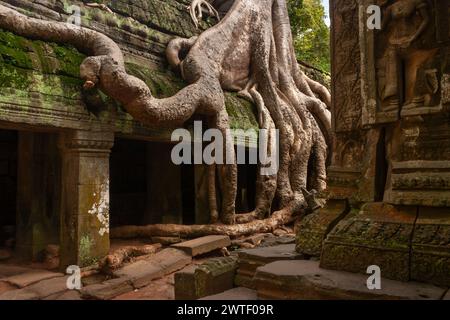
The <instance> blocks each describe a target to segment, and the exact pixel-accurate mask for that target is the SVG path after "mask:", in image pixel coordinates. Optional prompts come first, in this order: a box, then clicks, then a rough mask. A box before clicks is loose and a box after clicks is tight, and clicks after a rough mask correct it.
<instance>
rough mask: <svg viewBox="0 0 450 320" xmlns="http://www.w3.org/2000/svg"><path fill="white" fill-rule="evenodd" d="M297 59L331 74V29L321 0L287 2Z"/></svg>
mask: <svg viewBox="0 0 450 320" xmlns="http://www.w3.org/2000/svg"><path fill="white" fill-rule="evenodd" d="M287 2H288V10H289V18H290V20H291V28H292V35H293V37H294V47H295V51H296V53H297V58H298V59H299V60H301V61H304V62H306V63H308V64H310V65H312V66H314V67H316V68H318V69H320V70H322V71H325V72H330V29H329V28H328V26H327V25H326V24H325V21H324V18H325V9H324V7H323V6H322V3H321V1H320V0H287Z"/></svg>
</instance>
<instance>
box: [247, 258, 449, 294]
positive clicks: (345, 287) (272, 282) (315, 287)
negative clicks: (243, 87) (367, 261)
mask: <svg viewBox="0 0 450 320" xmlns="http://www.w3.org/2000/svg"><path fill="white" fill-rule="evenodd" d="M368 277H369V275H367V276H366V275H363V274H356V273H350V272H343V271H334V270H326V269H321V268H319V262H317V261H309V260H295V261H276V262H273V263H270V264H267V265H265V266H263V267H259V268H258V269H257V271H256V274H255V278H254V282H255V285H256V290H257V292H258V298H259V299H283V300H298V299H299V300H309V299H311V300H316V299H346V300H347V299H377V300H378V299H379V300H398V299H414V300H439V299H441V298H442V296H443V295H444V292H445V290H446V288H439V287H436V286H433V285H429V284H424V283H417V282H400V281H394V280H388V279H382V280H381V289H380V290H369V289H368V288H367V279H368Z"/></svg>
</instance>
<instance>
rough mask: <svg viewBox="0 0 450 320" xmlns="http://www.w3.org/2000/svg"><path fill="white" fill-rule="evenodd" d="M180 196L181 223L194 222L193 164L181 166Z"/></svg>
mask: <svg viewBox="0 0 450 320" xmlns="http://www.w3.org/2000/svg"><path fill="white" fill-rule="evenodd" d="M181 198H182V207H183V209H182V212H183V224H195V223H196V221H195V219H196V216H195V205H196V204H195V199H196V197H195V169H194V165H182V166H181Z"/></svg>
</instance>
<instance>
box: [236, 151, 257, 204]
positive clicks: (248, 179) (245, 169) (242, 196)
mask: <svg viewBox="0 0 450 320" xmlns="http://www.w3.org/2000/svg"><path fill="white" fill-rule="evenodd" d="M249 157H250V150H249V149H248V148H246V162H247V164H238V186H237V194H236V213H247V212H251V211H253V210H254V209H255V197H256V179H257V170H258V165H256V164H248V163H249V162H250V161H249Z"/></svg>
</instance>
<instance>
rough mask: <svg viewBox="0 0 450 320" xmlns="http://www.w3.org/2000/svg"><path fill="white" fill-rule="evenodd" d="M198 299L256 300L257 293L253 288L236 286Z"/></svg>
mask: <svg viewBox="0 0 450 320" xmlns="http://www.w3.org/2000/svg"><path fill="white" fill-rule="evenodd" d="M199 300H235V301H240V300H258V295H257V293H256V291H255V290H252V289H248V288H244V287H237V288H233V289H230V290H227V291H225V292H222V293H219V294H215V295H212V296H207V297H204V298H201V299H199Z"/></svg>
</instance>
